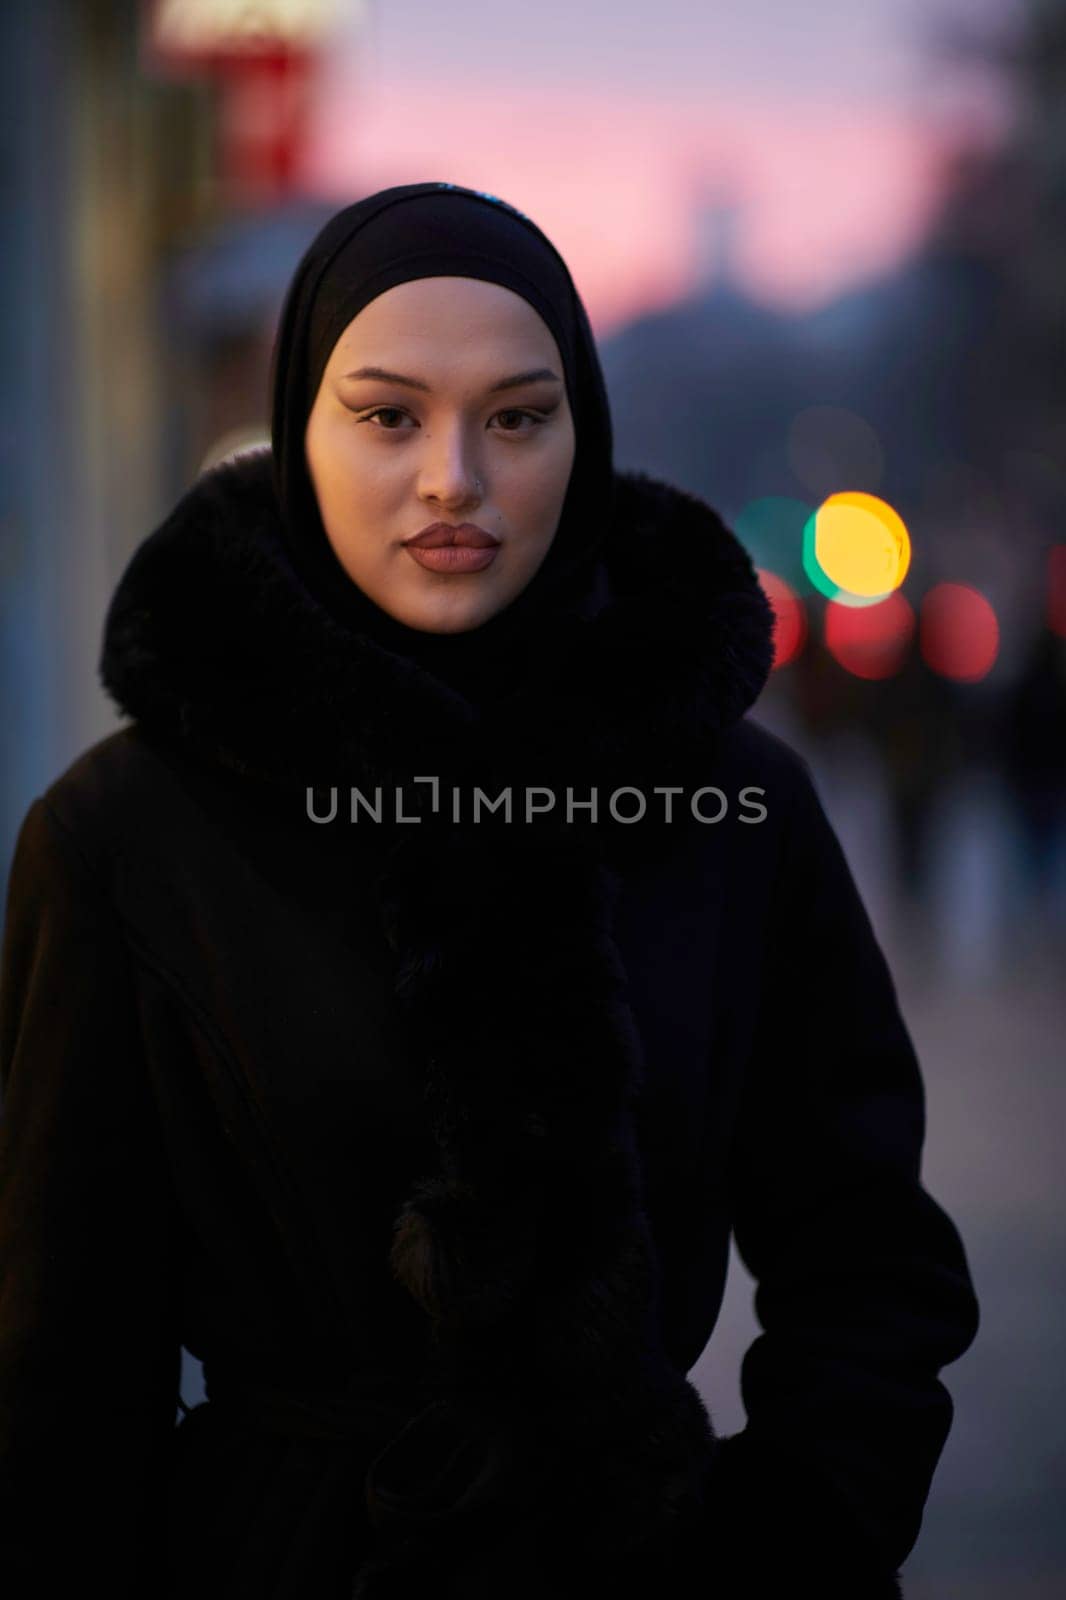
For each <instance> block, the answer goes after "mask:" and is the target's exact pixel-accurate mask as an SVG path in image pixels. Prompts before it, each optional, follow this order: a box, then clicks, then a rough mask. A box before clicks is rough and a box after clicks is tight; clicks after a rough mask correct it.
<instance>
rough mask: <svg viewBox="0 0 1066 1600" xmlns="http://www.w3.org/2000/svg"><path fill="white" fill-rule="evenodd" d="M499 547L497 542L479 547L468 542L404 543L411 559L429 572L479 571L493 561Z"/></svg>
mask: <svg viewBox="0 0 1066 1600" xmlns="http://www.w3.org/2000/svg"><path fill="white" fill-rule="evenodd" d="M499 548H500V547H499V545H498V544H490V545H486V546H480V547H479V546H477V545H468V544H442V545H437V546H435V547H426V546H422V545H417V544H405V545H404V549H405V550H406V551H407V554H408V555H409V556H410V557H411V559H412V560H413V561H417V562H418V565H419V566H420V567H426V568H427V569H428V571H430V572H480V571H481V570H482V568H483V567H488V566H491V564H492V563H493V562H494V561H495V559H496V555H497V552H498V550H499Z"/></svg>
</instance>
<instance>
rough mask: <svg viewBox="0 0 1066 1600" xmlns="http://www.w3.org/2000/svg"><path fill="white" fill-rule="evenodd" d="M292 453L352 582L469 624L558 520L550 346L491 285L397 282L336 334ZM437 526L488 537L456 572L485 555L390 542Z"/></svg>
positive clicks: (538, 558)
mask: <svg viewBox="0 0 1066 1600" xmlns="http://www.w3.org/2000/svg"><path fill="white" fill-rule="evenodd" d="M367 368H377V369H379V375H377V376H372V375H367V374H366V372H365V370H364V369H367ZM361 373H362V375H360V374H361ZM380 374H387V376H383V375H380ZM516 379H517V380H518V381H517V382H516V381H515V380H516ZM305 449H306V459H307V467H308V471H309V473H310V475H311V481H312V483H313V484H314V488H315V494H316V496H317V498H318V505H319V511H320V513H321V517H322V523H323V526H324V528H325V530H326V534H327V537H328V538H329V542H330V544H331V545H332V547H333V549H334V551H335V552H336V555H337V558H338V560H339V561H340V563H341V565H342V566H343V567H344V569H345V571H346V572H347V573H348V575H349V576H350V577H351V578H353V579H354V580H355V582H356V583H357V584H358V585H359V587H360V589H362V590H363V592H364V593H365V594H367V595H369V597H370V599H371V600H373V601H374V602H375V604H376V605H378V606H380V607H381V609H382V610H383V611H386V612H388V613H389V615H390V616H392V617H395V618H396V619H397V620H398V621H400V622H402V623H405V624H406V625H407V626H408V627H411V628H421V629H423V630H424V631H426V632H429V633H458V632H462V631H464V630H465V629H468V628H476V627H477V626H478V625H479V624H481V623H483V622H485V621H487V620H488V618H489V617H491V616H493V615H494V614H495V613H496V612H498V611H501V610H502V609H503V607H504V606H506V605H508V604H509V603H510V602H511V601H512V600H514V599H515V597H516V596H517V595H519V594H520V593H521V591H522V590H523V589H524V588H525V587H526V585H527V584H528V583H529V582H530V580H531V579H532V577H533V575H534V574H535V572H536V571H537V568H538V567H539V566H540V564H541V562H542V561H543V560H544V558H545V556H546V555H547V553H548V550H549V548H550V546H551V542H552V540H553V538H554V537H555V531H556V528H557V527H558V524H559V516H560V513H561V511H562V507H563V500H564V498H565V496H566V488H567V484H568V482H569V479H570V471H571V468H572V466H573V464H574V453H575V433H574V422H573V417H572V414H571V411H570V406H569V402H568V400H567V395H566V386H565V384H564V381H563V366H562V360H561V358H560V355H559V348H558V346H557V345H556V342H555V339H554V337H553V335H552V333H551V332H550V330H549V328H548V327H547V325H546V323H544V322H543V321H542V319H541V318H540V316H539V315H538V314H537V312H536V311H534V309H533V307H532V306H531V305H530V304H529V302H528V301H527V300H524V299H523V298H522V296H521V295H518V294H515V293H513V292H512V290H510V289H505V288H503V286H502V285H500V284H497V283H488V282H485V281H483V280H482V279H480V278H460V277H439V278H414V279H411V280H409V281H408V282H406V283H400V284H396V285H395V287H393V288H391V289H388V290H386V291H385V293H383V294H380V295H378V297H377V298H376V299H374V300H372V301H370V303H369V304H368V305H366V306H364V307H363V309H362V310H361V311H360V312H359V314H358V315H357V316H356V317H354V318H353V320H352V321H351V322H350V323H349V324H348V326H347V327H346V328H345V330H344V332H343V333H342V334H341V336H340V338H339V339H338V340H337V343H336V345H335V346H334V348H333V351H332V353H331V355H330V358H329V361H328V363H327V365H326V369H325V371H324V372H323V374H322V382H321V384H320V385H319V389H318V394H317V396H316V397H315V402H314V405H313V407H312V409H311V414H310V416H309V418H308V422H307V432H306V435H305ZM437 522H442V523H445V524H447V525H448V526H450V527H452V528H457V527H459V525H460V524H463V523H470V524H473V525H474V526H475V527H476V528H480V529H482V530H483V531H484V532H485V533H487V534H490V535H492V536H493V538H494V539H495V540H498V541H499V542H498V544H495V545H492V546H490V547H489V548H490V549H491V550H493V551H494V554H493V556H492V559H491V560H490V561H488V564H487V565H482V566H481V567H480V570H478V568H477V567H476V566H471V565H469V564H468V565H466V566H465V567H464V565H463V564H462V563H463V562H464V561H465V562H467V563H469V559H470V555H474V556H475V559H477V560H483V558H484V552H480V553H478V552H470V553H469V554H468V555H467V556H464V555H463V553H462V551H455V550H453V551H452V552H448V551H444V552H443V553H442V554H440V555H437V556H434V555H433V554H432V553H430V555H429V556H428V557H427V558H426V559H427V562H433V561H435V562H438V563H439V564H440V566H441V568H442V569H443V570H433V569H431V568H430V567H429V566H428V565H422V564H420V562H419V561H418V560H417V559H416V557H415V556H413V555H412V553H411V550H410V549H409V548H405V543H404V541H405V540H409V539H411V538H412V537H413V536H414V535H417V534H419V533H421V532H422V530H423V529H425V528H427V527H428V526H430V525H431V524H433V523H437ZM448 563H450V564H451V565H450V567H449V566H448V565H446V564H448Z"/></svg>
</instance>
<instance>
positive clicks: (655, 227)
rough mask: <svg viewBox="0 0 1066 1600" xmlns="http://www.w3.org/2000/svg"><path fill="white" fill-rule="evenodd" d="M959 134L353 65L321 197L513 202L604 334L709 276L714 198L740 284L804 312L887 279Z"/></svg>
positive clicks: (836, 99) (324, 133) (334, 95)
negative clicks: (856, 286)
mask: <svg viewBox="0 0 1066 1600" xmlns="http://www.w3.org/2000/svg"><path fill="white" fill-rule="evenodd" d="M948 126H949V125H948V123H947V122H945V120H944V119H943V118H940V119H938V118H937V117H936V116H934V115H932V114H926V115H923V114H922V112H921V110H920V109H919V108H916V106H915V105H913V104H911V105H910V106H908V105H906V104H905V103H900V102H896V101H894V100H893V99H892V97H890V96H885V95H880V96H877V97H875V98H874V99H873V100H872V101H871V102H867V101H864V99H863V98H862V96H861V95H860V94H857V93H855V92H854V91H853V92H850V93H844V92H842V93H840V94H836V95H829V94H822V95H812V94H810V93H809V92H808V93H806V94H803V93H798V94H796V95H789V94H787V93H784V92H782V91H780V90H778V91H775V92H774V93H772V94H769V93H763V94H760V93H759V92H757V91H756V90H753V89H752V88H744V89H741V90H739V91H737V92H735V93H734V94H732V95H729V94H725V95H724V94H723V93H722V92H721V90H716V91H715V92H714V94H713V96H708V95H707V94H706V93H704V92H697V91H695V90H693V89H692V88H691V87H689V88H688V89H687V90H685V89H682V92H680V93H678V92H673V93H668V92H666V91H665V90H664V89H661V88H657V87H656V86H654V85H653V86H652V87H651V88H650V90H648V91H645V92H641V90H640V89H635V88H633V87H631V86H628V85H626V86H619V85H615V86H613V87H612V86H611V85H610V84H609V83H605V84H603V85H598V84H592V85H586V84H579V83H575V82H573V81H570V82H564V83H562V84H561V85H559V86H557V87H555V88H554V89H546V88H545V86H544V84H543V81H541V82H540V83H537V84H532V83H527V82H523V81H522V79H521V78H520V77H516V78H515V79H514V80H511V81H508V80H507V78H506V77H503V78H501V75H500V74H499V73H495V74H493V75H488V76H486V75H480V74H479V75H478V77H477V79H476V81H473V82H470V83H462V82H458V83H457V82H456V81H455V73H454V71H452V72H450V73H449V82H448V92H447V96H446V98H445V99H444V100H442V93H441V79H440V74H439V73H435V72H433V71H431V70H428V69H426V68H419V69H417V70H410V69H405V70H404V71H403V72H397V71H391V72H389V73H388V74H381V73H375V72H373V71H372V70H371V69H368V68H367V67H365V66H363V67H361V68H360V67H359V66H358V64H355V65H354V66H353V63H352V61H351V60H350V59H349V60H348V62H347V63H346V64H345V65H344V66H343V69H341V68H337V69H336V70H335V71H334V72H333V73H332V75H329V74H327V76H326V78H325V79H324V81H323V83H322V85H321V87H320V91H319V93H318V95H317V96H316V116H315V124H314V138H313V147H312V159H311V162H310V166H309V180H310V182H311V185H312V186H313V188H314V189H315V190H316V191H318V192H319V193H322V194H324V195H327V196H329V197H336V199H337V201H338V203H343V202H345V201H347V200H349V199H351V198H353V197H355V196H358V195H359V194H360V193H366V192H369V191H371V190H373V189H377V188H381V187H384V186H386V185H387V184H392V183H406V182H412V181H418V180H421V179H427V178H446V179H448V180H450V181H452V182H456V183H464V184H468V185H471V186H472V187H474V188H478V189H487V190H489V191H491V192H493V193H496V194H500V195H502V196H503V197H504V198H505V199H507V200H510V201H511V202H512V203H513V204H515V205H517V206H518V207H519V208H520V209H521V210H522V211H525V212H527V213H528V214H529V215H530V216H531V217H532V218H533V219H534V220H535V221H536V222H537V223H538V224H539V225H540V226H541V227H542V228H544V230H545V232H546V233H547V234H548V235H549V237H550V238H551V239H552V240H553V242H554V243H555V244H556V245H557V246H558V247H559V249H560V250H561V252H562V254H563V256H564V257H565V259H566V261H567V263H568V265H569V266H570V268H571V271H572V272H573V274H574V278H575V281H576V282H577V285H578V289H579V291H580V292H581V295H582V297H583V299H584V300H585V303H586V306H587V307H588V311H589V315H590V318H591V320H592V322H593V326H594V328H595V330H596V332H597V334H598V335H600V336H602V335H604V334H605V333H608V332H609V331H610V330H611V329H612V328H613V327H614V326H616V325H617V324H618V323H619V322H621V321H624V320H625V319H627V318H628V317H630V316H632V315H634V314H635V313H636V312H638V311H640V310H641V309H642V308H645V307H648V306H654V305H656V304H661V303H664V302H669V301H671V300H674V299H676V298H677V297H678V296H679V295H682V294H683V293H685V292H686V290H689V289H691V288H692V287H693V286H694V285H695V283H696V282H697V280H698V278H699V275H700V264H699V263H700V253H699V252H700V245H699V243H698V238H697V226H698V225H697V222H696V217H697V213H698V208H699V200H698V191H699V187H700V185H709V184H712V183H715V182H721V183H722V184H724V185H725V186H727V187H728V189H729V190H730V192H731V193H732V194H733V196H734V199H735V202H736V204H737V206H738V208H739V210H738V220H737V225H736V235H735V249H734V262H735V267H734V271H735V275H736V276H737V277H738V278H739V279H740V280H741V282H742V283H743V286H744V288H745V289H746V290H747V292H748V293H749V294H751V295H752V296H753V297H754V298H756V299H760V300H764V301H767V302H770V303H775V304H780V305H785V306H793V307H808V306H813V305H816V304H818V303H821V302H823V301H825V300H827V299H829V298H831V297H832V296H833V295H834V293H836V292H838V291H839V290H840V289H841V288H843V287H845V286H847V285H849V284H851V283H854V282H856V281H860V280H862V279H863V278H865V277H869V276H872V275H875V274H877V273H878V272H879V271H881V270H884V269H886V268H888V267H890V266H891V265H893V264H894V263H895V262H896V261H898V260H899V259H900V258H901V257H902V256H904V255H905V254H906V252H907V250H908V249H909V248H910V247H911V246H912V244H913V243H914V242H915V241H916V239H917V238H918V237H919V236H920V233H921V230H922V226H923V222H924V219H925V217H926V216H927V214H928V210H929V207H930V205H931V203H932V200H933V197H934V196H935V193H936V187H937V183H938V180H939V173H940V165H941V160H942V155H943V151H944V147H945V145H946V143H947V141H948V137H949V135H948V132H947V129H948Z"/></svg>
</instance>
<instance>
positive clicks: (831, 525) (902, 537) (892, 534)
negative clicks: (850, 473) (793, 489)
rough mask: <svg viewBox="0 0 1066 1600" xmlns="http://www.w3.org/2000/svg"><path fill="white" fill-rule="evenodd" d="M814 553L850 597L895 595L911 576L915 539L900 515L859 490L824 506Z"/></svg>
mask: <svg viewBox="0 0 1066 1600" xmlns="http://www.w3.org/2000/svg"><path fill="white" fill-rule="evenodd" d="M814 554H815V559H816V560H817V562H818V565H819V566H820V567H821V569H822V571H823V572H824V573H825V575H826V577H827V578H828V579H829V580H830V582H831V583H834V584H836V585H837V587H838V588H839V589H844V590H846V591H847V592H848V593H849V594H858V595H867V596H871V597H872V596H876V595H886V594H891V593H892V591H893V590H894V589H898V588H899V586H900V584H901V583H902V582H903V579H904V578H905V577H906V575H907V568H908V567H909V566H910V562H911V541H910V535H909V534H908V532H907V529H906V527H905V525H904V522H903V518H902V517H901V516H900V515H899V513H898V511H894V510H893V509H892V507H891V506H890V505H889V504H888V502H887V501H885V500H881V499H879V498H878V497H877V495H875V494H864V493H862V491H861V490H858V489H848V490H843V491H842V492H841V493H840V494H831V495H830V496H829V498H828V499H827V500H824V501H823V502H822V504H821V505H820V506H819V507H818V511H817V514H816V517H815V525H814Z"/></svg>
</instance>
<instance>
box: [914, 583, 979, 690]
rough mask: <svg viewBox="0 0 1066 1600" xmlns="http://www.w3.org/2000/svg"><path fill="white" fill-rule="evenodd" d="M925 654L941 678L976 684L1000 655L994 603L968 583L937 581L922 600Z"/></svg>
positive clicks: (922, 628)
mask: <svg viewBox="0 0 1066 1600" xmlns="http://www.w3.org/2000/svg"><path fill="white" fill-rule="evenodd" d="M919 638H920V646H921V652H922V656H923V657H924V659H925V662H926V664H927V665H928V666H930V667H931V668H932V669H933V671H934V672H939V674H940V676H941V677H942V678H953V679H956V680H957V681H958V682H960V683H975V682H976V681H977V680H978V679H979V678H983V677H985V676H986V675H987V674H988V673H989V672H990V671H991V669H992V665H993V662H994V661H995V659H996V657H997V656H998V654H999V623H998V622H997V621H996V613H995V611H994V610H993V609H992V606H991V603H990V602H989V601H988V600H986V599H985V597H984V595H983V594H981V593H980V591H979V590H977V589H974V588H971V586H970V585H969V584H968V583H938V584H936V585H935V586H934V587H933V588H932V589H930V590H929V592H928V594H927V595H926V596H925V598H924V600H923V601H922V612H921V621H920V625H919Z"/></svg>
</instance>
